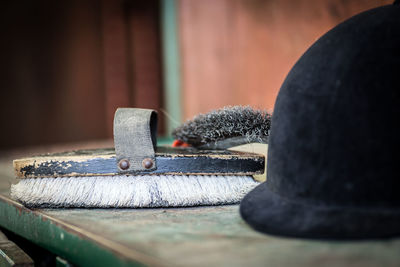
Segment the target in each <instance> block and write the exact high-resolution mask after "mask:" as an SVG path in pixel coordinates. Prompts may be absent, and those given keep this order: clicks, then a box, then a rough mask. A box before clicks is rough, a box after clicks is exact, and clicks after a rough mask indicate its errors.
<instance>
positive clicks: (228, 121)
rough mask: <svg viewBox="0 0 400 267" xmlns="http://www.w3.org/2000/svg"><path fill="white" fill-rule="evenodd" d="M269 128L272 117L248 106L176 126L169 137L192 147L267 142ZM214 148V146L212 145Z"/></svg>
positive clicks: (215, 113) (232, 107)
mask: <svg viewBox="0 0 400 267" xmlns="http://www.w3.org/2000/svg"><path fill="white" fill-rule="evenodd" d="M270 127H271V114H270V113H268V112H267V111H264V110H255V109H253V108H251V107H249V106H228V107H224V108H221V109H218V110H213V111H210V112H208V113H205V114H199V115H197V116H196V117H194V118H193V119H192V120H189V121H187V122H185V123H184V124H182V125H181V126H179V127H177V128H176V129H175V130H174V131H173V132H172V135H173V137H174V138H175V139H177V140H181V141H183V142H185V143H188V144H190V145H192V146H194V147H202V146H207V145H209V144H216V143H220V142H221V141H223V140H226V139H235V138H236V139H238V138H240V139H241V141H239V142H236V145H237V144H240V143H250V142H261V143H266V142H267V141H266V140H267V138H268V136H269V130H270ZM211 147H213V146H211Z"/></svg>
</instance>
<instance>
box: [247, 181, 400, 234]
mask: <svg viewBox="0 0 400 267" xmlns="http://www.w3.org/2000/svg"><path fill="white" fill-rule="evenodd" d="M240 213H241V215H242V217H243V219H244V220H245V221H246V222H247V223H248V224H249V225H250V226H252V227H253V228H254V229H255V230H258V231H260V232H263V233H267V234H273V235H281V236H288V237H305V238H320V239H360V238H362V239H367V238H368V239H370V238H384V237H390V236H393V235H400V208H397V209H387V208H376V209H373V208H371V207H368V208H365V209H363V208H354V207H352V208H346V207H339V206H333V207H332V206H325V205H312V204H310V203H306V202H304V201H301V200H289V199H286V198H284V197H282V196H280V195H278V194H276V193H274V192H273V191H271V190H270V189H269V187H268V182H265V183H262V184H260V185H259V186H257V187H256V188H255V189H253V190H252V191H251V192H250V193H249V194H247V195H246V196H245V198H244V199H243V200H242V202H241V204H240Z"/></svg>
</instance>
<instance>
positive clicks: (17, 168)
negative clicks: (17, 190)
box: [13, 155, 115, 179]
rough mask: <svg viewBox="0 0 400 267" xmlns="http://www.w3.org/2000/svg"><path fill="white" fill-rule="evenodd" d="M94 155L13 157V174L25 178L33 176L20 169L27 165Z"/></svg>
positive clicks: (74, 159)
mask: <svg viewBox="0 0 400 267" xmlns="http://www.w3.org/2000/svg"><path fill="white" fill-rule="evenodd" d="M113 156H115V155H96V157H95V158H101V159H110V158H112V157H113ZM93 158H94V157H93V156H92V155H80V156H76V155H74V156H57V157H54V156H48V157H46V156H37V157H29V158H23V159H15V160H13V168H14V175H15V177H17V178H19V179H25V178H33V177H27V176H25V172H24V171H22V170H23V169H24V168H25V167H28V166H33V167H38V166H39V165H40V164H42V163H47V162H51V161H54V162H69V161H74V162H85V161H87V160H90V159H93ZM77 175H80V176H84V175H82V174H76V173H71V174H70V175H69V176H77ZM104 175H112V174H111V173H110V174H104Z"/></svg>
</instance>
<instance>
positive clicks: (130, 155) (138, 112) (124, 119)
mask: <svg viewBox="0 0 400 267" xmlns="http://www.w3.org/2000/svg"><path fill="white" fill-rule="evenodd" d="M156 133H157V112H156V111H154V110H151V109H139V108H118V109H117V111H116V112H115V116H114V145H115V154H116V159H117V167H118V170H119V172H120V173H134V172H143V171H153V170H155V169H157V166H156V159H155V152H154V151H155V147H156V146H157V139H156Z"/></svg>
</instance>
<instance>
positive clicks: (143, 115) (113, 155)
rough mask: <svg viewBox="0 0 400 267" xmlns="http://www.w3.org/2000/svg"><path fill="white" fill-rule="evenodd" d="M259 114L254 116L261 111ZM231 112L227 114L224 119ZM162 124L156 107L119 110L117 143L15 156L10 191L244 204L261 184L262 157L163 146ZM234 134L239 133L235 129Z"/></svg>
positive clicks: (170, 203)
mask: <svg viewBox="0 0 400 267" xmlns="http://www.w3.org/2000/svg"><path fill="white" fill-rule="evenodd" d="M240 109H242V110H246V111H248V108H240ZM238 111H239V109H235V112H236V115H237V114H238V113H237V112H238ZM232 114H233V113H232ZM254 114H255V117H253V118H252V119H253V120H254V119H257V116H258V115H259V113H257V112H256V113H254ZM249 116H250V115H249V114H247V115H245V117H246V118H248V119H251V118H250V117H251V116H250V117H249ZM225 117H226V112H223V115H222V117H221V120H225ZM238 118H240V119H239V120H242V119H243V116H240V117H238ZM216 119H217V118H216ZM198 123H201V121H198ZM240 123H243V125H244V126H246V127H247V126H248V125H250V124H251V123H250V122H246V121H241V122H240ZM240 123H239V122H237V123H236V125H237V126H235V127H240V126H239V124H240ZM192 125H193V124H192ZM155 126H156V113H155V112H153V111H151V110H143V109H118V110H117V112H116V116H115V119H114V143H115V149H94V150H78V151H72V152H65V153H58V154H47V155H42V156H36V157H30V158H24V159H18V160H14V162H13V163H14V169H15V172H16V176H17V178H18V179H19V182H18V183H17V184H14V185H12V186H11V197H12V198H14V199H15V200H17V201H19V202H21V203H23V204H24V205H25V206H28V207H48V208H55V207H85V208H89V207H90V208H141V207H182V206H198V205H221V204H234V203H238V202H240V200H241V199H242V198H243V197H244V195H246V194H247V193H248V192H249V191H250V190H252V189H253V188H254V187H255V186H256V185H258V182H256V181H255V180H254V179H253V177H252V175H255V174H260V173H262V172H263V170H264V164H265V159H264V157H263V156H262V155H259V154H253V153H243V152H236V151H228V150H210V149H198V148H194V147H191V148H171V147H157V146H156V145H155V143H156V139H155V138H154V133H155V128H156V127H155ZM208 127H212V125H211V124H208ZM199 128H201V129H204V127H203V126H199ZM232 129H233V128H232ZM224 131H226V129H225V130H224ZM243 133H244V134H245V133H248V131H243ZM200 134H201V133H200ZM230 136H232V137H239V136H238V135H237V134H236V133H235V134H233V135H230ZM220 140H222V139H220V138H219V139H218V141H220Z"/></svg>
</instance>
